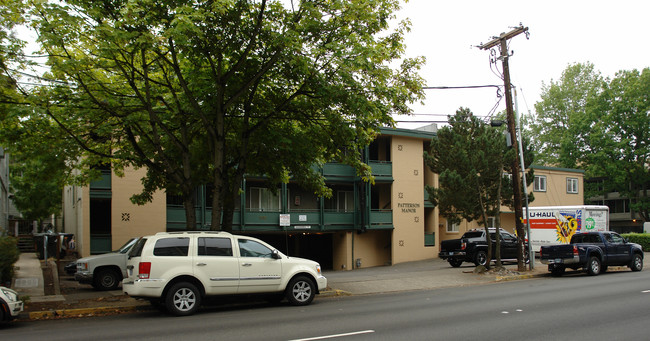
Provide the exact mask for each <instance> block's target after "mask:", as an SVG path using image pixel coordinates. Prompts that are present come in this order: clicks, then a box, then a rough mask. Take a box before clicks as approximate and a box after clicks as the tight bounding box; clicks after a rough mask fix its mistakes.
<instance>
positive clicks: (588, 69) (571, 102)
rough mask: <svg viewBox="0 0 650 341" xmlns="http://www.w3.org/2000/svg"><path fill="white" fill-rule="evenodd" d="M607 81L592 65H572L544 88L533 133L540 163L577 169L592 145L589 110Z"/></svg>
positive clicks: (536, 105) (538, 103)
mask: <svg viewBox="0 0 650 341" xmlns="http://www.w3.org/2000/svg"><path fill="white" fill-rule="evenodd" d="M604 85H605V80H604V79H603V77H602V76H601V75H600V72H598V71H596V70H594V65H593V64H591V63H578V64H572V65H569V66H568V67H567V68H566V69H565V70H564V71H563V72H562V76H561V77H560V79H559V81H557V82H556V81H553V80H551V82H550V84H549V85H543V87H542V95H541V98H542V100H541V101H540V102H537V103H536V104H535V111H536V120H535V122H534V123H533V125H532V127H531V128H532V132H533V135H534V136H537V139H536V140H535V144H536V149H537V150H538V151H539V153H538V155H539V162H541V163H543V164H547V165H552V166H556V167H565V168H577V167H578V166H579V165H580V164H581V163H582V162H583V161H584V160H583V151H584V149H585V148H586V146H587V145H588V144H589V142H588V138H587V134H588V129H589V126H590V125H591V122H593V120H594V118H593V117H592V116H591V115H590V113H592V111H590V110H588V106H589V103H592V101H593V99H594V98H596V97H597V96H598V95H599V94H600V93H601V92H602V90H603V87H604Z"/></svg>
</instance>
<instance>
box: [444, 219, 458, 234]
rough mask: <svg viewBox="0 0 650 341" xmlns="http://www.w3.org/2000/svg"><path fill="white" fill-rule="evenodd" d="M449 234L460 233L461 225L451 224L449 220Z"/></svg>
mask: <svg viewBox="0 0 650 341" xmlns="http://www.w3.org/2000/svg"><path fill="white" fill-rule="evenodd" d="M447 232H449V233H458V232H460V224H450V223H449V220H447Z"/></svg>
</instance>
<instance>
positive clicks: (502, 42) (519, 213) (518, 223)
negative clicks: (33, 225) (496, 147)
mask: <svg viewBox="0 0 650 341" xmlns="http://www.w3.org/2000/svg"><path fill="white" fill-rule="evenodd" d="M527 32H528V27H523V26H522V25H520V26H519V27H516V28H514V29H513V30H512V31H510V32H508V33H501V35H500V36H498V37H494V38H493V39H492V40H491V41H490V42H488V43H487V44H481V45H480V46H479V48H480V49H481V50H489V49H491V48H493V47H495V46H497V45H499V46H500V49H501V55H500V56H499V59H501V62H502V63H503V83H504V86H505V93H506V115H507V125H508V132H509V133H510V141H512V143H513V146H514V149H515V158H514V159H513V161H512V186H513V190H514V205H515V227H516V230H517V241H518V244H519V245H518V247H517V264H518V266H517V268H518V270H519V271H525V270H526V264H525V261H524V247H525V245H524V244H525V243H524V236H525V235H526V233H525V231H524V225H523V209H522V206H521V187H522V184H521V168H520V167H519V153H520V152H523V151H520V150H519V148H517V129H516V124H515V115H514V111H513V109H512V92H511V91H510V69H509V66H508V58H509V57H510V56H509V55H508V40H510V39H512V38H514V37H516V36H517V35H519V34H521V33H527ZM525 190H527V189H525ZM528 257H529V258H530V260H531V262H533V261H534V260H535V255H529V256H528Z"/></svg>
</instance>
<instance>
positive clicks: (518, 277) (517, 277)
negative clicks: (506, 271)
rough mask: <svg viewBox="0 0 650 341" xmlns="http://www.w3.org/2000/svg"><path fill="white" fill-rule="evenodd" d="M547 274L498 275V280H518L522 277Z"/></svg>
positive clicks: (528, 277) (527, 277)
mask: <svg viewBox="0 0 650 341" xmlns="http://www.w3.org/2000/svg"><path fill="white" fill-rule="evenodd" d="M544 276H546V274H528V275H517V276H497V277H496V281H497V282H507V281H516V280H520V279H531V278H537V277H544Z"/></svg>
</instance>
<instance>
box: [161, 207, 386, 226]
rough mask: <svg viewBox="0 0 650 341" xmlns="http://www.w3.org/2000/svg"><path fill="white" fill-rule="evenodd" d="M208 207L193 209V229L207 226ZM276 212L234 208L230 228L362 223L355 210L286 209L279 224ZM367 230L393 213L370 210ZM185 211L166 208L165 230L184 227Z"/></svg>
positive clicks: (382, 223) (357, 224)
mask: <svg viewBox="0 0 650 341" xmlns="http://www.w3.org/2000/svg"><path fill="white" fill-rule="evenodd" d="M210 212H211V211H210V209H208V210H206V211H205V217H203V216H202V214H203V213H202V212H201V210H198V209H197V211H196V216H197V217H196V218H197V227H196V229H197V230H203V229H208V228H209V225H210V221H211V219H210V218H211V217H210ZM280 214H281V213H280V212H277V211H245V212H244V213H243V217H242V213H241V211H235V212H234V216H233V229H234V230H236V231H280V230H283V229H287V230H310V231H332V230H357V229H361V228H362V226H361V225H360V223H359V217H360V213H359V212H337V211H328V210H325V211H322V212H321V211H320V210H306V211H298V212H295V211H294V212H289V213H288V214H290V224H291V225H290V226H289V227H283V226H280ZM368 228H370V229H392V228H393V212H392V211H391V210H372V211H371V213H370V224H369V227H368ZM185 229H186V224H185V210H184V209H183V208H182V207H178V206H168V207H167V230H168V231H178V230H185Z"/></svg>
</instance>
